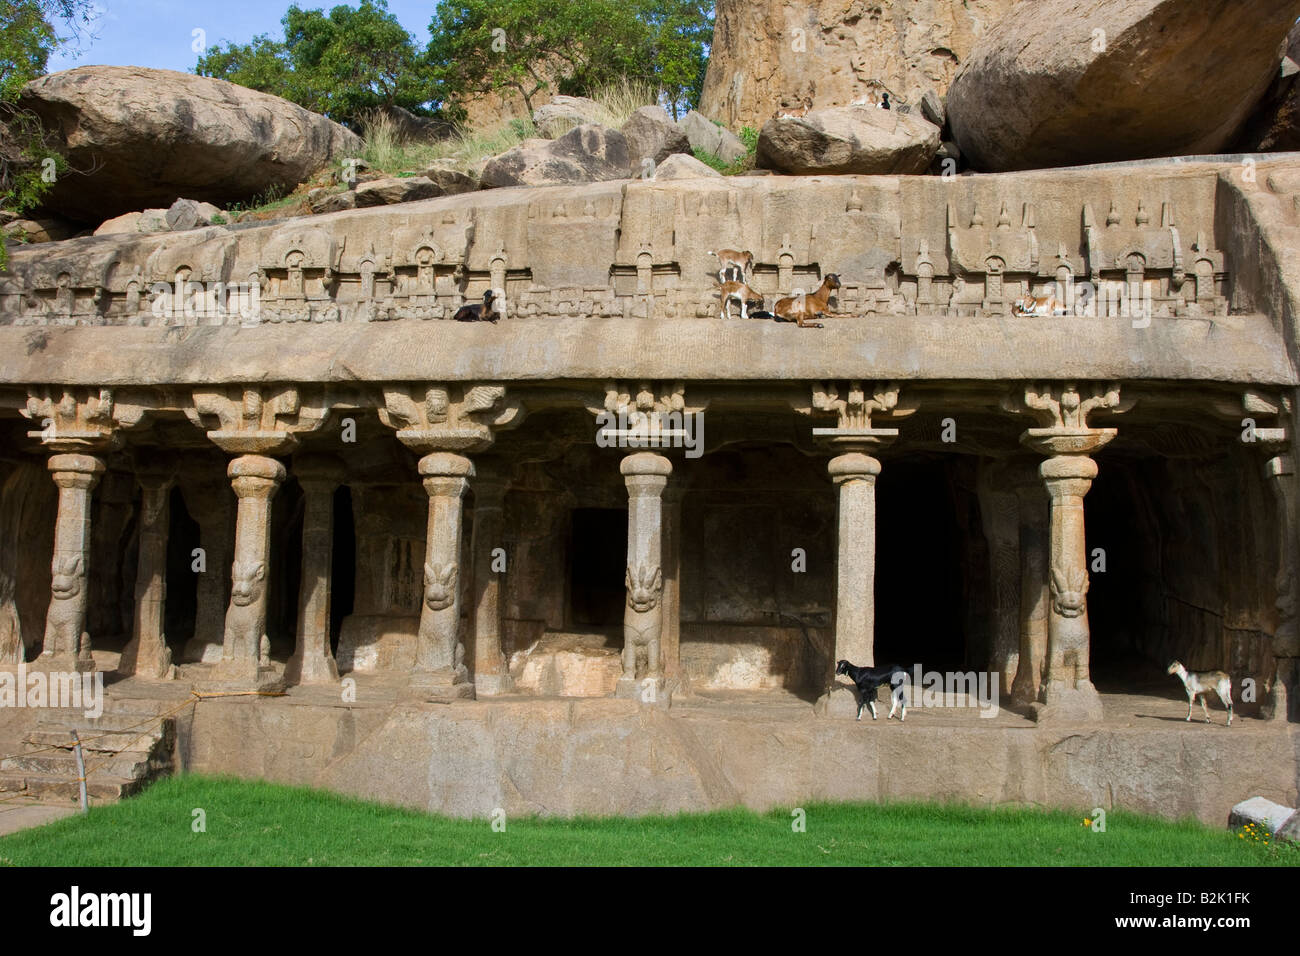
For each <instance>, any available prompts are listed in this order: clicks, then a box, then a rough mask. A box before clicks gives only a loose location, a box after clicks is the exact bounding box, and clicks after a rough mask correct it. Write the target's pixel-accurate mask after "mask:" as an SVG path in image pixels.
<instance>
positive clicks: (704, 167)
mask: <svg viewBox="0 0 1300 956" xmlns="http://www.w3.org/2000/svg"><path fill="white" fill-rule="evenodd" d="M715 177H716V178H718V179H721V178H722V173H720V172H718V171H717V170H716V169H714V168H713V167H712V166H710V165H709V164H708V163H702V162H700V161H699V160H698V159H696V158H695V157H694V156H689V155H687V154H686V153H674V154H673V155H672V156H669V157H668V158H667V159H665V160H664V161H663V162H662V163H660V164H659V165H658V166H656V167H655V175H654V178H655V179H656V180H659V181H660V182H667V181H668V180H672V179H701V178H705V179H708V178H715Z"/></svg>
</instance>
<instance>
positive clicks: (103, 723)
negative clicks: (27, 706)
mask: <svg viewBox="0 0 1300 956" xmlns="http://www.w3.org/2000/svg"><path fill="white" fill-rule="evenodd" d="M167 723H170V721H167ZM36 726H37V728H38V729H42V730H44V729H52V728H58V727H62V728H66V729H69V730H71V729H73V728H76V729H77V731H78V732H80V733H81V734H82V735H83V736H88V735H90V734H96V733H104V732H105V731H128V730H133V731H135V732H136V733H144V732H145V731H147V730H150V729H152V728H156V727H158V726H159V718H158V716H156V715H154V714H118V713H111V714H101V715H100V716H99V717H94V718H92V717H83V716H81V715H80V714H77V715H67V716H62V717H61V716H58V715H54V714H51V715H49V716H42V717H41V718H40V719H39V720H38V721H37V724H36Z"/></svg>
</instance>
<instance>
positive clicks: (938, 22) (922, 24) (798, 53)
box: [700, 0, 1014, 129]
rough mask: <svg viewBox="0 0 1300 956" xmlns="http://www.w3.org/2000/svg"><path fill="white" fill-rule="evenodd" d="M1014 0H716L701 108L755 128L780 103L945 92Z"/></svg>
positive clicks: (907, 99) (914, 99)
mask: <svg viewBox="0 0 1300 956" xmlns="http://www.w3.org/2000/svg"><path fill="white" fill-rule="evenodd" d="M1013 2H1014V0H877V2H874V3H871V4H858V3H848V4H846V3H843V2H838V0H814V2H807V0H719V2H718V4H717V12H716V17H715V20H714V27H713V44H712V46H711V48H710V51H709V66H708V72H707V73H706V74H705V78H704V92H703V95H702V96H701V98H700V111H701V112H702V113H704V114H705V115H706V116H713V117H717V118H718V119H720V120H722V121H724V122H725V123H726V124H727V125H728V126H729V127H731V128H732V129H740V128H741V127H744V126H752V127H754V128H755V129H760V128H762V125H763V124H764V123H766V122H767V121H768V120H769V119H772V118H773V117H774V116H776V115H777V113H778V112H780V110H781V109H782V108H783V107H784V108H803V107H809V108H812V109H826V108H828V107H832V106H847V105H848V104H850V103H852V102H854V101H855V100H857V99H859V98H861V97H863V96H878V95H879V93H880V91H882V90H886V89H887V90H888V91H889V92H890V96H891V98H893V99H894V100H895V101H896V102H898V103H900V104H901V103H908V104H916V103H918V102H920V99H921V96H922V95H923V94H924V93H925V92H926V91H927V90H932V91H934V92H935V93H937V94H940V95H942V94H943V93H945V92H947V89H948V85H949V84H950V83H951V82H952V78H953V75H954V74H955V73H956V71H957V69H958V67H959V66H960V64H962V63H964V62H965V60H966V55H967V53H968V52H969V51H970V49H971V47H972V46H973V45H974V44H975V42H976V41H977V39H978V38H979V36H980V35H981V33H983V32H986V31H988V30H989V29H991V28H992V26H993V25H994V24H995V23H996V22H997V21H998V20H999V19H1000V18H1001V17H1002V15H1003V14H1004V13H1006V11H1007V10H1009V9H1010V8H1011V6H1012V3H1013Z"/></svg>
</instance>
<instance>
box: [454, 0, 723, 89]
mask: <svg viewBox="0 0 1300 956" xmlns="http://www.w3.org/2000/svg"><path fill="white" fill-rule="evenodd" d="M712 7H713V4H712V3H709V2H705V0H440V2H439V3H438V6H437V8H436V9H435V11H434V16H433V20H432V21H431V22H430V24H429V32H430V34H431V37H432V39H431V41H430V44H429V55H430V59H431V60H432V61H433V62H435V63H437V64H438V65H439V66H438V68H439V70H440V71H441V74H442V76H443V78H444V82H445V85H446V87H447V88H448V89H449V90H454V91H456V92H457V93H459V94H461V95H465V94H475V93H488V92H502V91H514V92H517V93H518V94H519V95H520V96H522V97H523V99H524V102H525V103H526V104H527V106H528V108H529V109H530V110H531V109H533V108H534V107H536V106H538V105H540V102H539V100H540V98H541V97H542V96H543V95H549V94H552V93H565V94H581V93H587V92H590V91H591V90H593V89H595V88H597V87H600V86H607V85H611V84H613V83H617V82H619V81H620V80H630V81H632V82H634V83H638V84H644V85H648V86H651V87H652V88H654V89H657V90H659V91H660V95H661V97H662V98H663V100H664V103H665V105H668V106H670V107H673V108H674V111H676V110H677V109H679V108H681V107H682V106H684V105H689V104H690V103H693V102H695V101H696V100H698V98H699V93H700V89H701V88H702V86H703V82H704V66H705V63H706V59H707V57H706V50H707V47H708V44H709V41H710V39H711V38H712V33H713V21H712Z"/></svg>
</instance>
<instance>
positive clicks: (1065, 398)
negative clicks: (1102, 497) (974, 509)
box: [1008, 382, 1133, 721]
mask: <svg viewBox="0 0 1300 956" xmlns="http://www.w3.org/2000/svg"><path fill="white" fill-rule="evenodd" d="M1132 404H1133V403H1132V401H1123V400H1121V398H1120V388H1119V385H1118V384H1117V383H1109V384H1105V385H1092V386H1086V387H1083V388H1081V387H1079V386H1078V385H1076V384H1075V383H1073V382H1066V383H1064V384H1060V385H1039V384H1030V385H1027V386H1026V387H1025V390H1024V393H1023V398H1021V397H1020V396H1016V398H1015V399H1014V400H1012V401H1010V402H1009V403H1008V405H1009V407H1012V408H1016V409H1017V410H1020V411H1027V412H1029V413H1030V414H1032V415H1034V416H1035V417H1037V418H1038V419H1039V421H1040V422H1042V423H1043V426H1042V427H1039V428H1030V429H1028V430H1027V431H1026V432H1025V433H1024V434H1023V435H1022V436H1021V441H1022V443H1023V444H1025V445H1026V446H1028V447H1029V448H1032V449H1033V450H1034V451H1036V452H1038V453H1039V454H1041V455H1046V456H1047V460H1046V461H1044V462H1043V463H1042V465H1041V466H1040V468H1039V474H1040V475H1042V478H1043V482H1044V484H1045V485H1046V487H1047V494H1048V498H1049V500H1050V506H1049V508H1050V511H1049V544H1048V584H1049V587H1050V590H1051V595H1052V601H1051V610H1050V616H1049V618H1048V638H1047V644H1048V650H1047V661H1046V664H1045V666H1044V671H1043V678H1042V689H1041V692H1040V695H1039V702H1040V703H1041V704H1042V707H1041V708H1039V709H1038V711H1037V717H1038V719H1039V720H1047V719H1061V720H1071V721H1075V720H1082V721H1096V720H1101V719H1102V708H1101V698H1100V697H1099V696H1098V694H1097V689H1096V688H1095V687H1094V686H1093V684H1092V680H1091V678H1090V676H1089V669H1088V667H1089V655H1090V653H1091V636H1090V632H1089V629H1088V606H1087V594H1088V555H1087V543H1086V538H1085V526H1084V513H1083V497H1084V495H1086V494H1087V493H1088V489H1089V488H1091V487H1092V479H1093V478H1095V477H1096V475H1097V464H1096V462H1094V461H1093V460H1092V459H1091V457H1089V456H1090V455H1091V454H1092V453H1094V452H1096V451H1098V450H1100V449H1101V448H1103V447H1104V446H1105V445H1107V444H1108V443H1109V442H1110V441H1111V440H1112V439H1113V438H1114V437H1115V435H1116V430H1115V429H1113V428H1092V427H1090V426H1089V425H1088V416H1089V415H1090V414H1091V413H1092V412H1093V411H1095V410H1097V409H1104V410H1107V411H1110V412H1122V411H1126V410H1127V409H1128V408H1130V407H1131V406H1132Z"/></svg>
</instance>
